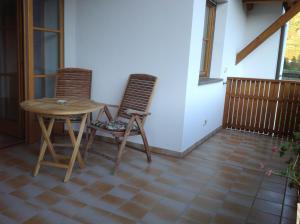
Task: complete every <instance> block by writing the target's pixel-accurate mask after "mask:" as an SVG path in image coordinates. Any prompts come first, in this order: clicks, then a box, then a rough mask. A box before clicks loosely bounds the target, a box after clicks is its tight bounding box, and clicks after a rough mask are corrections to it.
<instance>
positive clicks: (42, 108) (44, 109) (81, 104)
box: [20, 98, 104, 115]
mask: <svg viewBox="0 0 300 224" xmlns="http://www.w3.org/2000/svg"><path fill="white" fill-rule="evenodd" d="M20 106H21V107H22V108H23V109H24V110H25V111H29V112H33V113H38V114H45V115H76V114H85V113H90V112H93V111H96V110H98V109H101V108H103V107H104V104H100V103H96V102H94V101H92V100H88V99H66V100H65V99H64V100H62V99H57V98H43V99H34V100H26V101H24V102H22V103H20Z"/></svg>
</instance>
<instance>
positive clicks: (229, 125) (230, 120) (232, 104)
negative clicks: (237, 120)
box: [228, 80, 236, 128]
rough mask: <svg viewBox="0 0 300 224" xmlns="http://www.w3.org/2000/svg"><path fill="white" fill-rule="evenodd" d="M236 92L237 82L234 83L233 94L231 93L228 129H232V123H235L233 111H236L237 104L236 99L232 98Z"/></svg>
mask: <svg viewBox="0 0 300 224" xmlns="http://www.w3.org/2000/svg"><path fill="white" fill-rule="evenodd" d="M235 91H236V80H234V81H233V82H232V86H231V92H230V98H231V99H230V105H229V114H228V127H229V128H232V123H233V120H232V119H233V117H232V115H233V113H234V112H233V111H234V104H235V99H234V98H233V97H232V96H233V95H234V94H235Z"/></svg>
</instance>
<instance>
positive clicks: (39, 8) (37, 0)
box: [33, 0, 59, 29]
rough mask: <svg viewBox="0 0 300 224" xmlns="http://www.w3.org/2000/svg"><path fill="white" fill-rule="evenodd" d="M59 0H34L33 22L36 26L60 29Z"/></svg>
mask: <svg viewBox="0 0 300 224" xmlns="http://www.w3.org/2000/svg"><path fill="white" fill-rule="evenodd" d="M58 21H59V0H34V1H33V24H34V26H35V27H40V28H48V29H59V22H58Z"/></svg>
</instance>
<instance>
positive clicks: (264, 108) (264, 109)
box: [259, 81, 270, 133]
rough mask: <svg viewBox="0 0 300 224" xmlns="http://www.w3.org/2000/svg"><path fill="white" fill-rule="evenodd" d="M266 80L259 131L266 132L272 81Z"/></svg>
mask: <svg viewBox="0 0 300 224" xmlns="http://www.w3.org/2000/svg"><path fill="white" fill-rule="evenodd" d="M262 82H264V90H263V99H262V109H261V118H260V124H259V132H260V133H264V130H265V129H264V128H265V124H266V119H267V117H266V112H267V106H268V95H269V91H270V82H267V81H262Z"/></svg>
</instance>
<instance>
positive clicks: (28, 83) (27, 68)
mask: <svg viewBox="0 0 300 224" xmlns="http://www.w3.org/2000/svg"><path fill="white" fill-rule="evenodd" d="M23 15H24V77H25V99H26V100H31V99H34V95H35V94H34V89H35V88H34V79H35V78H36V77H44V76H43V75H35V74H34V40H33V38H34V30H35V29H36V28H35V27H34V24H33V0H23ZM44 31H47V29H44ZM48 31H51V30H48ZM59 67H60V68H62V67H64V0H59ZM40 133H41V131H40V128H39V125H38V122H37V119H36V116H35V115H34V114H32V113H29V112H26V113H25V141H26V143H34V142H36V141H37V140H38V139H39V138H40Z"/></svg>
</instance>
